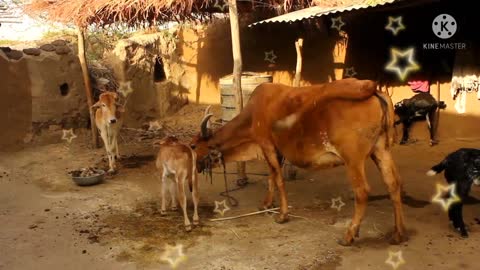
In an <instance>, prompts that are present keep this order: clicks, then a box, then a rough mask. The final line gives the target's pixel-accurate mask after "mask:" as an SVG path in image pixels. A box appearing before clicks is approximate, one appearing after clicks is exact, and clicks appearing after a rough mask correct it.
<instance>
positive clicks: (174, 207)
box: [170, 206, 178, 211]
mask: <svg viewBox="0 0 480 270" xmlns="http://www.w3.org/2000/svg"><path fill="white" fill-rule="evenodd" d="M170 210H172V211H177V210H178V208H177V207H176V206H172V208H170Z"/></svg>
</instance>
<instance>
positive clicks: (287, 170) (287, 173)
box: [283, 37, 303, 180]
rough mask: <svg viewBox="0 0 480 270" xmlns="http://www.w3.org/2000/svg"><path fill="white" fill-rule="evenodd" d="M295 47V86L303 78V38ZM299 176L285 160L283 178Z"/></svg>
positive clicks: (291, 178) (299, 39) (297, 85)
mask: <svg viewBox="0 0 480 270" xmlns="http://www.w3.org/2000/svg"><path fill="white" fill-rule="evenodd" d="M295 49H296V50H297V66H296V67H295V78H294V79H293V87H299V86H300V80H301V78H302V66H303V57H302V49H303V38H301V37H300V38H298V39H297V41H295ZM296 176H297V171H296V170H295V168H294V167H293V165H292V164H290V162H288V160H285V162H284V164H283V178H285V179H286V180H294V179H295V177H296Z"/></svg>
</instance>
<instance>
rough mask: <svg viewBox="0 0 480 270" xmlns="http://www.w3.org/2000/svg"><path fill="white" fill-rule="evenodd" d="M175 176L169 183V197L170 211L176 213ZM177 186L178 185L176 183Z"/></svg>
mask: <svg viewBox="0 0 480 270" xmlns="http://www.w3.org/2000/svg"><path fill="white" fill-rule="evenodd" d="M176 177H177V176H176V175H175V178H172V181H171V182H170V184H169V186H168V187H169V189H170V196H171V205H170V209H171V210H172V211H177V198H176V197H177V196H175V195H176V193H177V187H176V186H175V182H177V180H176V179H177V178H176ZM177 184H178V183H177Z"/></svg>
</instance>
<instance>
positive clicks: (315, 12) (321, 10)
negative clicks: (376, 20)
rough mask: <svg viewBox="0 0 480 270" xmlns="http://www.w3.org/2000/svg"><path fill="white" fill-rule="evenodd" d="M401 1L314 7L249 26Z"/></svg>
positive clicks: (387, 0)
mask: <svg viewBox="0 0 480 270" xmlns="http://www.w3.org/2000/svg"><path fill="white" fill-rule="evenodd" d="M400 1H402V0H383V1H380V2H378V3H373V4H369V1H366V3H363V4H354V5H352V4H349V5H344V6H336V7H322V6H313V7H309V8H305V9H301V10H297V11H294V12H290V13H287V14H284V15H280V16H277V17H273V18H270V19H267V20H263V21H259V22H256V23H252V24H250V25H249V27H252V26H255V25H258V24H266V23H293V22H296V21H301V20H304V19H309V18H314V17H321V16H325V15H328V14H334V13H339V12H345V11H353V10H358V9H364V8H371V7H376V6H383V5H386V4H391V3H394V2H400Z"/></svg>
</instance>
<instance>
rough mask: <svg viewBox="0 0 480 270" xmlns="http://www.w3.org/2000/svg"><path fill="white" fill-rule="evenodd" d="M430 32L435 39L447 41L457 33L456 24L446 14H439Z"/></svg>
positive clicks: (453, 19)
mask: <svg viewBox="0 0 480 270" xmlns="http://www.w3.org/2000/svg"><path fill="white" fill-rule="evenodd" d="M432 30H433V33H434V34H435V35H436V36H437V37H439V38H441V39H448V38H451V37H452V36H453V35H454V34H455V32H456V31H457V22H456V21H455V18H453V17H452V16H450V15H448V14H440V15H438V16H437V17H436V18H435V19H434V20H433V23H432Z"/></svg>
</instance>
